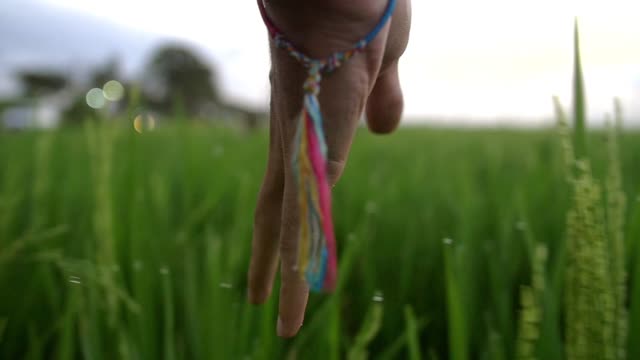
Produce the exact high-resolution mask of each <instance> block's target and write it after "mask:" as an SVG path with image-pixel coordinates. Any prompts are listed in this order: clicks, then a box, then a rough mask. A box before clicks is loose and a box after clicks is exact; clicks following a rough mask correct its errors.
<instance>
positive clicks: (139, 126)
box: [133, 113, 156, 134]
mask: <svg viewBox="0 0 640 360" xmlns="http://www.w3.org/2000/svg"><path fill="white" fill-rule="evenodd" d="M155 128H156V118H155V117H154V116H153V115H152V114H148V113H145V114H138V115H137V116H136V117H135V118H134V119H133V129H134V130H135V131H136V132H138V133H139V134H142V133H143V132H144V131H152V130H154V129H155Z"/></svg>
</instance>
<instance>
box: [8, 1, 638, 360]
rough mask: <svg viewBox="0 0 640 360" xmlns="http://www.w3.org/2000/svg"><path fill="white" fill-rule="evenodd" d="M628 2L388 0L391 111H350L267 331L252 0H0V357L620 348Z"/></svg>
mask: <svg viewBox="0 0 640 360" xmlns="http://www.w3.org/2000/svg"><path fill="white" fill-rule="evenodd" d="M636 2H637V1H635V2H634V1H632V0H628V1H620V0H613V1H607V2H601V1H578V0H573V1H554V0H539V1H534V2H522V1H506V0H485V1H482V2H478V1H471V0H450V1H449V0H447V1H426V0H414V1H413V25H412V34H411V39H410V42H409V47H408V49H407V52H406V54H405V55H404V57H403V58H402V60H401V65H400V71H401V82H402V86H403V88H404V94H405V114H404V118H403V124H404V126H403V127H401V128H400V129H398V130H397V131H396V133H395V134H393V135H392V136H375V135H373V134H370V133H369V132H368V131H366V130H365V129H359V131H358V132H357V134H356V139H355V141H354V144H353V148H352V150H351V153H350V158H349V163H348V165H347V167H346V169H345V172H344V175H343V176H342V178H341V180H340V182H339V183H338V184H337V186H336V187H335V188H334V189H333V200H332V201H333V210H334V224H335V232H336V238H337V244H338V258H339V271H338V272H339V279H338V287H337V289H336V291H335V292H334V293H333V294H330V295H327V294H312V295H311V296H310V299H309V305H308V309H307V313H306V316H305V321H304V324H303V326H302V329H301V331H300V334H299V335H298V336H296V337H295V338H294V339H291V340H283V339H280V338H278V337H277V336H276V322H277V318H278V292H277V290H276V291H274V292H273V294H272V296H271V297H270V299H269V300H268V301H267V303H266V304H264V305H262V306H253V305H249V304H248V302H247V299H246V295H247V294H246V288H247V267H248V262H249V257H250V253H251V238H252V231H253V229H252V227H253V213H254V208H255V204H256V198H257V194H258V191H259V189H260V185H261V181H262V177H263V175H264V170H265V166H266V159H267V151H266V149H267V148H268V139H269V137H268V130H267V127H266V125H267V120H268V118H267V112H268V100H269V99H268V97H269V84H268V78H267V74H268V71H269V59H268V49H267V34H266V31H265V29H264V25H263V24H262V21H261V19H260V16H259V13H258V9H257V7H256V4H255V3H254V1H231V0H230V1H220V0H209V1H196V0H181V1H150V0H138V1H125V0H102V1H94V0H40V1H36V0H0V359H34V360H39V359H97V360H101V359H104V360H111V359H153V360H155V359H167V360H174V359H216V360H217V359H222V360H226V359H231V360H235V359H242V360H244V359H262V360H270V359H305V360H306V359H332V360H335V359H349V360H362V359H367V358H370V359H383V360H384V359H411V360H417V359H454V360H467V359H481V360H485V359H487V360H489V359H496V360H504V359H521V360H533V359H545V360H556V359H557V360H560V359H569V360H573V359H611V360H613V359H616V360H623V359H640V261H639V260H640V258H639V257H638V256H640V188H639V186H638V185H639V184H640V166H638V164H640V133H639V132H638V127H639V126H640V46H638V44H640V26H638V19H637V14H638V12H637V10H636V7H637V4H636ZM576 16H577V17H578V18H579V25H580V39H581V47H580V50H581V53H582V73H583V74H584V87H582V86H580V83H579V81H578V82H574V79H576V80H579V79H580V76H575V75H574V72H575V70H576V68H575V67H574V60H575V58H576V54H575V53H574V18H575V17H576ZM583 91H584V92H583ZM584 94H586V101H585V98H584V96H583V95H584ZM554 95H557V97H558V98H557V99H558V101H557V102H555V103H554V102H553V101H552V96H554ZM614 99H617V100H614ZM585 114H586V115H585ZM605 120H609V121H605ZM605 124H607V125H606V126H605ZM278 286H279V284H278V279H276V284H275V288H276V289H277V288H278Z"/></svg>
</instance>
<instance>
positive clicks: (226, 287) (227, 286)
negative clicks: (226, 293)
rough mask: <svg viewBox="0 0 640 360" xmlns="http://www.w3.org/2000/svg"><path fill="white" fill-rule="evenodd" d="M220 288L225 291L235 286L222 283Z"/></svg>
mask: <svg viewBox="0 0 640 360" xmlns="http://www.w3.org/2000/svg"><path fill="white" fill-rule="evenodd" d="M219 286H220V287H221V288H223V289H231V288H233V285H231V284H229V283H225V282H221V283H220V284H219Z"/></svg>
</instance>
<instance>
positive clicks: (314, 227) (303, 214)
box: [257, 0, 396, 291]
mask: <svg viewBox="0 0 640 360" xmlns="http://www.w3.org/2000/svg"><path fill="white" fill-rule="evenodd" d="M257 1H258V7H259V9H260V15H262V19H263V20H264V23H265V25H266V26H267V29H268V30H269V35H270V36H271V37H272V38H273V41H274V43H275V45H276V46H277V47H278V48H281V49H284V50H285V51H286V52H287V53H289V55H290V56H291V57H293V58H294V59H296V60H297V61H298V62H300V63H301V64H302V65H303V66H304V67H305V68H306V69H307V70H308V77H307V80H306V81H305V83H304V105H303V109H302V111H301V112H300V116H299V119H298V129H297V131H296V138H295V145H294V147H295V148H294V155H293V159H292V165H293V170H294V174H295V177H296V183H297V187H298V206H299V212H300V241H299V243H298V263H297V267H298V271H299V272H300V275H301V276H302V277H303V278H304V279H305V280H306V281H307V283H308V284H309V287H310V288H311V290H314V291H320V290H325V291H331V290H333V289H334V288H335V285H336V277H337V258H336V241H335V236H334V232H333V223H332V217H331V189H330V188H329V182H328V179H327V144H326V143H325V137H324V131H323V127H322V126H323V125H322V114H321V113H320V105H319V102H318V94H319V93H320V81H321V80H322V74H323V73H331V72H333V71H334V70H336V69H337V68H339V67H340V66H341V65H342V64H343V63H345V62H346V61H348V60H349V59H350V58H351V57H353V56H354V55H355V54H357V53H358V52H361V51H362V50H364V48H365V47H366V46H367V44H369V43H370V42H371V41H373V39H374V38H375V37H376V36H377V34H378V33H379V32H380V31H381V30H382V29H383V28H384V26H385V25H386V24H387V23H388V21H389V19H390V18H391V14H392V13H393V10H394V8H395V4H396V0H389V3H388V5H387V8H386V10H385V12H384V14H383V15H382V17H381V18H380V21H379V22H378V24H377V25H376V26H375V27H374V28H373V30H371V32H369V33H368V34H367V35H366V36H365V37H364V38H362V39H361V40H360V41H358V42H357V43H356V44H355V45H354V46H353V47H352V48H350V49H347V50H346V51H342V52H337V53H334V54H333V55H331V56H329V57H327V58H325V59H313V58H310V57H308V56H307V55H305V54H304V53H302V52H301V51H300V50H299V49H298V48H297V47H296V46H294V45H293V44H292V43H291V42H289V41H287V40H286V39H285V38H284V36H283V35H282V32H281V31H280V30H279V29H278V28H277V27H276V26H275V24H274V23H273V22H272V21H271V19H269V16H267V12H266V10H265V8H264V3H263V1H262V0H257Z"/></svg>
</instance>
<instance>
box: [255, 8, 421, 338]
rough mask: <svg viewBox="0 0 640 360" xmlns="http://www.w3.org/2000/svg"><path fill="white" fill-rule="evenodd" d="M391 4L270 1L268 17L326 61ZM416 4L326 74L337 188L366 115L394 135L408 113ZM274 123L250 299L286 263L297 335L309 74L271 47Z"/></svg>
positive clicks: (288, 320)
mask: <svg viewBox="0 0 640 360" xmlns="http://www.w3.org/2000/svg"><path fill="white" fill-rule="evenodd" d="M386 6H387V0H350V1H344V0H306V1H302V0H278V1H276V0H271V1H268V2H267V3H266V9H267V13H268V15H269V17H270V18H271V19H272V20H273V22H274V23H275V24H277V26H278V27H279V28H280V29H281V30H282V32H283V33H284V35H285V37H286V38H287V39H288V40H289V41H291V42H292V43H294V44H296V45H297V46H298V47H299V48H300V49H301V50H302V51H303V52H304V53H305V54H306V55H308V56H311V57H313V58H318V59H320V58H325V57H327V56H329V55H331V54H332V53H334V52H337V51H342V50H346V49H349V48H351V47H352V46H353V45H354V44H355V43H356V42H357V41H358V40H360V39H361V38H362V37H363V36H364V35H366V34H367V33H368V32H369V31H371V30H372V29H373V27H374V26H375V25H376V23H377V22H378V21H379V19H380V17H381V16H382V13H383V12H384V9H385V8H386ZM410 23H411V18H410V0H398V2H397V5H396V9H395V11H394V13H393V16H392V18H391V21H390V22H389V23H388V24H387V25H386V26H385V28H384V29H383V30H382V31H381V32H380V34H378V36H377V37H376V38H375V39H374V40H373V41H372V42H371V43H370V44H369V45H368V46H367V47H366V48H365V50H364V51H363V52H362V53H359V54H357V55H355V56H354V57H353V58H352V59H351V60H349V61H348V62H346V63H345V64H343V65H342V66H341V67H340V68H338V69H337V70H336V71H335V72H334V73H332V74H329V75H325V76H324V77H323V80H322V82H321V90H320V95H319V100H320V106H321V111H322V114H323V118H324V131H325V136H326V141H327V147H328V155H327V157H328V169H327V171H328V177H329V182H330V186H333V185H335V183H336V182H337V181H338V178H339V177H340V175H341V173H342V170H343V169H344V166H345V164H346V161H347V157H348V154H349V149H350V147H351V142H352V141H353V136H354V133H355V130H356V128H357V125H358V121H359V119H360V117H361V115H362V113H363V112H364V111H365V110H366V115H367V116H366V118H367V125H368V127H369V129H371V130H372V131H373V132H376V133H389V132H391V131H393V130H394V129H395V128H396V127H397V125H398V123H399V121H400V117H401V114H402V107H403V99H402V92H401V89H400V84H399V81H398V59H399V58H400V56H401V55H402V53H403V52H404V50H405V48H406V46H407V42H408V38H409V28H410ZM271 61H272V66H271V73H270V80H271V120H270V131H269V134H270V145H269V157H268V163H267V170H266V174H265V177H264V181H263V184H262V188H261V190H260V194H259V197H258V203H257V206H256V212H255V221H254V233H253V245H252V257H251V265H250V268H249V301H250V302H252V303H255V304H260V303H263V302H264V301H266V299H267V298H268V297H269V295H270V294H271V289H272V286H273V280H274V277H275V273H276V269H277V265H278V258H280V265H281V266H280V274H281V287H280V305H279V315H278V324H277V333H278V335H279V336H282V337H291V336H294V335H295V334H296V333H297V332H298V330H299V329H300V326H301V325H302V321H303V319H304V311H305V307H306V304H307V298H308V294H309V289H308V286H307V284H306V283H305V281H304V280H303V279H302V278H301V277H300V275H299V274H298V272H297V271H296V270H295V264H296V261H297V243H298V230H299V219H298V209H297V197H296V196H297V193H296V183H295V181H294V179H293V174H292V171H291V157H292V149H293V138H294V134H295V131H296V128H297V126H298V122H297V115H298V114H299V112H300V110H301V109H302V99H303V93H302V84H303V82H304V80H305V78H306V76H307V72H306V69H305V68H303V67H302V65H301V64H300V63H298V62H297V61H296V60H295V59H293V58H291V57H290V56H289V55H288V54H287V53H286V52H285V51H284V50H282V49H277V48H276V47H275V45H274V44H273V41H271Z"/></svg>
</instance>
